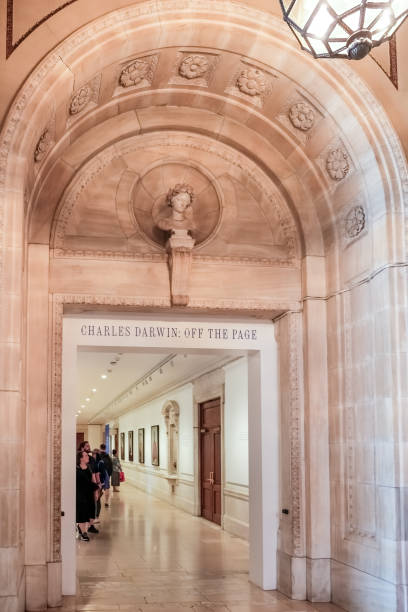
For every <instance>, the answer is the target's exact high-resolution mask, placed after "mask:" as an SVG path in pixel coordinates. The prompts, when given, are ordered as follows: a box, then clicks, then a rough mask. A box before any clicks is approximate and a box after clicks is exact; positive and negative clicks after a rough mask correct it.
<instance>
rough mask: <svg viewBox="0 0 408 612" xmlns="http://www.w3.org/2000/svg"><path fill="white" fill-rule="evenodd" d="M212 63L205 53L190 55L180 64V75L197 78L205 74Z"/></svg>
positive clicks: (186, 77)
mask: <svg viewBox="0 0 408 612" xmlns="http://www.w3.org/2000/svg"><path fill="white" fill-rule="evenodd" d="M209 66H210V63H209V61H208V59H207V58H206V57H205V55H188V56H187V57H185V58H184V59H183V61H182V62H181V64H180V66H179V75H180V76H182V77H184V78H185V79H196V78H197V77H201V76H203V75H204V74H205V73H206V72H207V70H208V68H209Z"/></svg>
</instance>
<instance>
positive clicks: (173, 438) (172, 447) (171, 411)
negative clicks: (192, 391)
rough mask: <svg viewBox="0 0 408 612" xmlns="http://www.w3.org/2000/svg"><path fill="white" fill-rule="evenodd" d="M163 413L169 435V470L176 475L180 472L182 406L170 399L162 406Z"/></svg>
mask: <svg viewBox="0 0 408 612" xmlns="http://www.w3.org/2000/svg"><path fill="white" fill-rule="evenodd" d="M162 415H163V417H164V422H165V424H166V435H167V471H168V473H169V474H170V475H175V474H177V473H178V456H179V419H180V406H179V405H178V403H177V402H175V401H174V400H168V401H167V402H166V403H165V404H164V406H163V408H162Z"/></svg>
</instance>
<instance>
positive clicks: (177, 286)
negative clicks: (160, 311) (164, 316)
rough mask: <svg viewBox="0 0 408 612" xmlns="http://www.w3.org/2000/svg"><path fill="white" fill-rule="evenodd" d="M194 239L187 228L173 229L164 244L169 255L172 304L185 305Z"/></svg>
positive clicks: (187, 298)
mask: <svg viewBox="0 0 408 612" xmlns="http://www.w3.org/2000/svg"><path fill="white" fill-rule="evenodd" d="M194 243H195V240H194V238H192V237H191V236H190V235H189V234H188V232H187V230H185V229H183V230H173V233H172V235H171V237H170V238H169V240H168V241H167V244H166V249H167V252H168V255H169V271H170V293H171V303H172V304H173V306H187V304H188V300H189V297H190V296H189V291H190V274H191V258H192V250H193V247H194Z"/></svg>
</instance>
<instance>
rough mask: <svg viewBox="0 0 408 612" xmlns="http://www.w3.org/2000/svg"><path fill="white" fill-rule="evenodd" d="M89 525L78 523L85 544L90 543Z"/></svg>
mask: <svg viewBox="0 0 408 612" xmlns="http://www.w3.org/2000/svg"><path fill="white" fill-rule="evenodd" d="M87 525H88V523H78V529H79V534H80V538H81V540H83V541H84V542H89V536H88V533H87Z"/></svg>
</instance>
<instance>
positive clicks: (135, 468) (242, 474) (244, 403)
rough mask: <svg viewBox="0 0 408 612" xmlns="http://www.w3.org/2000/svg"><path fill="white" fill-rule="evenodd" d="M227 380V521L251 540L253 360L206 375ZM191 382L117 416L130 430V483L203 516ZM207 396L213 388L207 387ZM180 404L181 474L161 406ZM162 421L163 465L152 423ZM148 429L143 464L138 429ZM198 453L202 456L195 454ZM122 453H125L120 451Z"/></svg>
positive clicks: (236, 532) (196, 407)
mask: <svg viewBox="0 0 408 612" xmlns="http://www.w3.org/2000/svg"><path fill="white" fill-rule="evenodd" d="M203 378H206V379H208V380H211V379H213V378H217V379H220V380H224V388H225V392H224V395H223V399H224V404H223V425H222V429H223V460H222V463H223V465H222V483H223V502H222V513H223V517H222V525H223V527H224V529H225V530H226V531H228V532H230V533H233V534H234V535H238V536H240V537H243V538H246V539H248V529H249V486H248V484H249V483H248V364H247V358H246V357H244V358H240V359H238V360H235V361H233V362H232V363H230V364H228V365H226V366H224V367H223V368H219V369H217V370H215V371H214V372H211V373H210V374H208V375H205V377H201V378H200V379H198V381H200V380H201V381H202V380H203ZM195 382H196V381H193V382H192V383H188V384H186V385H183V386H181V387H178V388H177V389H174V390H172V391H171V392H168V393H165V394H162V395H160V396H158V397H156V398H155V399H153V400H151V401H149V402H146V403H144V404H142V405H139V406H135V407H134V408H133V409H132V410H130V411H129V412H127V413H126V414H124V415H122V416H120V417H119V419H118V424H119V432H120V433H124V434H125V460H122V461H121V463H122V467H123V469H124V472H125V475H126V482H128V483H130V484H131V485H133V486H136V487H138V488H140V489H142V490H143V491H146V492H147V493H149V494H150V495H154V496H155V497H158V498H160V499H162V500H163V501H166V502H168V503H170V504H172V505H174V506H176V507H178V508H180V509H182V510H185V511H186V512H188V513H190V514H200V505H199V500H197V499H196V496H197V487H195V484H197V482H196V481H198V479H199V477H200V476H199V463H198V446H197V444H196V440H195V427H197V428H198V427H199V421H198V411H199V402H198V401H197V398H196V397H195V395H194V388H195V387H194V383H195ZM207 388H208V393H209V395H208V397H207V398H206V399H213V395H214V392H211V391H210V389H211V386H208V387H207ZM169 401H172V402H176V403H177V404H178V406H179V409H180V416H179V426H178V431H179V435H178V439H179V448H178V461H177V472H176V474H169V469H168V437H167V433H166V426H165V420H164V416H163V414H162V409H163V407H164V406H165V405H166V403H167V402H169ZM153 425H159V434H160V437H159V460H160V464H159V466H153V465H152V461H151V427H152V426H153ZM141 428H144V436H145V437H144V448H145V461H144V464H143V463H139V458H138V430H139V429H141ZM129 431H133V461H129V436H128V432H129ZM196 455H197V456H196ZM119 456H120V451H119Z"/></svg>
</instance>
